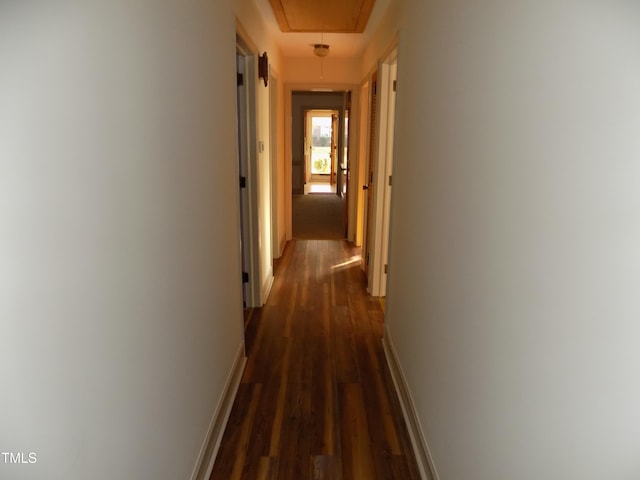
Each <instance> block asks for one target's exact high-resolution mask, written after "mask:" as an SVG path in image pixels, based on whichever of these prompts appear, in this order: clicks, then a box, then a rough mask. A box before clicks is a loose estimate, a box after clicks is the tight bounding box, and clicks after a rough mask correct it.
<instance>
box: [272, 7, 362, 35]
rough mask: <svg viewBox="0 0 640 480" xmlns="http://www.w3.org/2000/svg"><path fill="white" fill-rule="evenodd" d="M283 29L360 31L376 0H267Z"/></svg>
mask: <svg viewBox="0 0 640 480" xmlns="http://www.w3.org/2000/svg"><path fill="white" fill-rule="evenodd" d="M269 3H270V5H271V9H272V10H273V14H274V16H275V18H276V21H277V22H278V26H279V27H280V30H281V31H282V32H299V33H303V32H327V33H362V32H363V31H364V29H365V27H366V26H367V22H368V20H369V16H370V15H371V11H372V10H373V5H374V3H375V0H322V1H307V2H300V1H299V0H269Z"/></svg>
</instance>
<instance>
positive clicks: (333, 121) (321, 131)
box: [304, 110, 339, 195]
mask: <svg viewBox="0 0 640 480" xmlns="http://www.w3.org/2000/svg"><path fill="white" fill-rule="evenodd" d="M338 114H339V112H338V110H307V111H305V118H304V122H305V129H304V130H305V131H304V135H305V138H304V145H305V185H304V195H314V194H336V193H337V189H336V186H337V183H336V177H337V168H338V161H337V151H338V142H337V139H338V136H337V135H338Z"/></svg>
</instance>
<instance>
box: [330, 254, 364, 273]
mask: <svg viewBox="0 0 640 480" xmlns="http://www.w3.org/2000/svg"><path fill="white" fill-rule="evenodd" d="M361 260H362V255H355V256H353V257H351V258H349V260H346V261H344V262H342V263H337V264H335V265H334V266H332V267H331V270H345V269H347V268H349V267H352V266H354V265H357V264H359V263H360V261H361Z"/></svg>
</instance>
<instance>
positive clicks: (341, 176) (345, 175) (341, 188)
mask: <svg viewBox="0 0 640 480" xmlns="http://www.w3.org/2000/svg"><path fill="white" fill-rule="evenodd" d="M344 103H345V104H344V116H343V123H342V131H343V135H342V148H341V152H340V157H341V158H340V165H339V168H338V185H337V192H338V194H339V195H342V197H343V198H344V235H345V237H348V236H349V116H350V113H351V92H346V93H345V102H344Z"/></svg>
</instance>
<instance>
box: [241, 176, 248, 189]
mask: <svg viewBox="0 0 640 480" xmlns="http://www.w3.org/2000/svg"><path fill="white" fill-rule="evenodd" d="M240 188H247V177H240Z"/></svg>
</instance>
